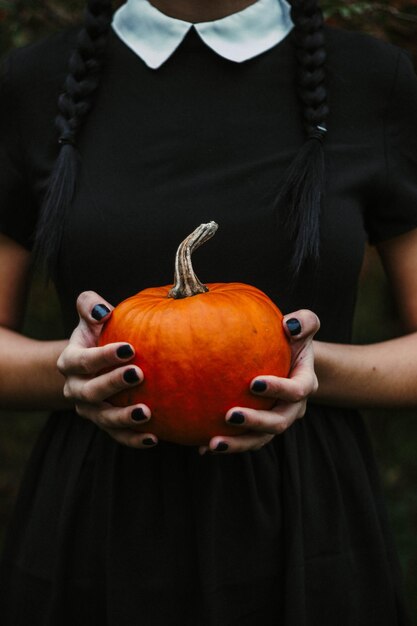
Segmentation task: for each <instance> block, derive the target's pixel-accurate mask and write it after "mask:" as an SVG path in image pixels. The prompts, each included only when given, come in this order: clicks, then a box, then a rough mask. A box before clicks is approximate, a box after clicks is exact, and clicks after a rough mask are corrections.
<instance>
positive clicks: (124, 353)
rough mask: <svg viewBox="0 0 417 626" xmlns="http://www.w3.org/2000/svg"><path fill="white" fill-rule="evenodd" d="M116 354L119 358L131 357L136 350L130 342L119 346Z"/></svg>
mask: <svg viewBox="0 0 417 626" xmlns="http://www.w3.org/2000/svg"><path fill="white" fill-rule="evenodd" d="M116 354H117V356H118V357H119V359H130V358H131V357H132V356H133V354H134V352H133V350H132V348H131V347H130V346H129V345H128V344H126V345H124V346H120V347H119V348H117V350H116Z"/></svg>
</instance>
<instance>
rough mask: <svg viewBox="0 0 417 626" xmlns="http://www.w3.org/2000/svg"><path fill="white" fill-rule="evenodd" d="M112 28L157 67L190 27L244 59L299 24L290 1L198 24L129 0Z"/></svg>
mask: <svg viewBox="0 0 417 626" xmlns="http://www.w3.org/2000/svg"><path fill="white" fill-rule="evenodd" d="M112 27H113V29H114V31H115V32H116V34H117V35H118V36H119V37H120V39H121V40H122V41H123V42H124V43H125V44H126V45H127V46H128V47H129V48H131V49H132V50H133V52H135V53H136V54H137V55H138V56H140V57H141V59H142V60H143V61H144V62H145V63H146V65H148V66H149V67H151V68H152V69H157V68H158V67H160V66H161V65H162V64H163V63H165V61H166V60H167V59H168V58H169V57H170V56H171V55H172V54H173V52H174V51H175V50H176V48H178V46H179V45H180V43H181V42H182V40H183V39H184V37H185V35H186V34H187V33H188V31H189V30H190V28H193V27H194V28H195V30H196V31H197V33H198V34H199V36H200V37H201V39H202V40H203V41H204V43H205V44H206V45H207V46H209V47H210V48H211V49H212V50H214V51H215V52H217V54H219V55H221V56H222V57H224V58H225V59H228V60H229V61H235V62H237V63H241V62H242V61H246V60H248V59H251V58H253V57H255V56H257V55H258V54H262V53H263V52H266V51H267V50H269V49H270V48H272V47H273V46H275V45H277V44H278V43H279V42H280V41H281V40H282V39H284V37H286V35H287V34H288V33H289V32H290V30H291V29H292V27H293V23H292V21H291V17H290V6H289V4H288V2H286V0H258V1H257V2H255V3H254V4H251V5H250V6H249V7H247V8H246V9H243V11H239V12H238V13H233V14H232V15H228V16H227V17H224V18H222V19H219V20H215V21H213V22H201V23H198V24H192V23H190V22H184V21H183V20H178V19H176V18H173V17H168V15H165V13H162V12H161V11H159V10H158V9H157V8H156V7H154V6H153V5H152V4H150V3H149V2H148V0H128V1H127V3H126V4H124V5H122V6H121V7H120V8H119V9H118V10H117V11H116V12H115V14H114V16H113V22H112Z"/></svg>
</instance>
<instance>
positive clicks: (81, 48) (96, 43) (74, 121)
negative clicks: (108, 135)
mask: <svg viewBox="0 0 417 626" xmlns="http://www.w3.org/2000/svg"><path fill="white" fill-rule="evenodd" d="M111 17H112V3H111V1H109V0H88V3H87V7H86V10H85V14H84V24H83V27H82V28H81V30H80V32H79V34H78V39H77V45H76V48H75V49H74V50H73V52H72V53H71V56H70V59H69V63H68V74H67V76H66V79H65V83H64V92H63V93H62V94H61V95H60V96H59V98H58V115H57V117H56V120H55V123H56V126H57V129H58V132H59V135H58V143H59V145H60V150H59V154H58V157H57V159H56V161H55V164H54V167H53V170H52V172H51V176H50V179H49V182H48V189H47V192H46V195H45V200H44V203H43V206H42V210H41V215H40V218H39V222H38V228H37V232H36V238H35V254H36V256H37V257H38V258H41V260H42V262H43V263H44V264H45V265H46V267H48V269H49V272H50V273H51V274H52V275H53V274H55V271H56V265H57V260H58V254H59V248H60V244H61V239H62V234H63V228H64V222H65V216H66V213H67V209H68V208H69V206H70V204H71V201H72V199H73V196H74V192H75V186H76V179H77V170H78V161H79V154H78V151H77V148H76V139H77V135H78V132H79V130H80V128H81V126H82V124H83V122H84V120H85V118H86V116H87V114H88V112H89V111H90V109H91V107H92V104H93V94H94V91H95V90H96V89H97V87H98V85H99V82H100V70H101V67H102V65H103V53H104V50H105V45H106V40H107V34H108V32H109V30H110V25H111Z"/></svg>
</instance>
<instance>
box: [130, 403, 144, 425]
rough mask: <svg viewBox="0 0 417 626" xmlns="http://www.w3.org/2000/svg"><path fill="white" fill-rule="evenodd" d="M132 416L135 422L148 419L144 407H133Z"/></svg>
mask: <svg viewBox="0 0 417 626" xmlns="http://www.w3.org/2000/svg"><path fill="white" fill-rule="evenodd" d="M130 417H131V418H132V420H133V421H134V422H143V421H144V420H146V419H148V418H147V416H146V415H145V412H144V411H143V409H141V408H139V407H138V408H137V409H133V411H132V413H131V415H130Z"/></svg>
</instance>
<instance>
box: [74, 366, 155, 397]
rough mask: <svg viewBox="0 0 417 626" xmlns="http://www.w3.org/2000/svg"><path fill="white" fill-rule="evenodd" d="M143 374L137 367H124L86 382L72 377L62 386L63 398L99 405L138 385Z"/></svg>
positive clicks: (83, 379)
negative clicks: (119, 392)
mask: <svg viewBox="0 0 417 626" xmlns="http://www.w3.org/2000/svg"><path fill="white" fill-rule="evenodd" d="M142 381H143V372H142V370H141V369H140V368H139V367H136V366H134V367H132V366H130V367H129V366H128V367H124V368H118V369H116V370H112V371H111V372H107V373H106V374H101V375H100V376H96V377H95V378H92V379H89V380H86V379H85V378H78V377H76V376H72V377H70V378H68V379H67V381H66V383H65V385H64V396H65V398H67V399H69V400H75V402H76V403H82V404H100V403H101V402H103V400H107V399H108V398H111V396H114V395H115V394H116V393H117V392H118V391H122V390H124V389H128V388H129V387H134V386H136V385H139V384H140V383H141V382H142Z"/></svg>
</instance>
